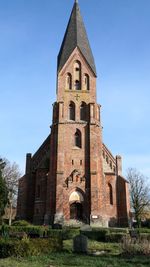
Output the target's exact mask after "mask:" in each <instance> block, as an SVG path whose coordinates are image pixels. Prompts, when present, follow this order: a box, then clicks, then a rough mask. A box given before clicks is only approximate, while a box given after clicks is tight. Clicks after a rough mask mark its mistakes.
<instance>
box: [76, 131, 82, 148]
mask: <svg viewBox="0 0 150 267" xmlns="http://www.w3.org/2000/svg"><path fill="white" fill-rule="evenodd" d="M74 137H75V146H77V147H79V148H81V146H82V142H81V132H80V130H78V129H77V130H76V133H75V136H74Z"/></svg>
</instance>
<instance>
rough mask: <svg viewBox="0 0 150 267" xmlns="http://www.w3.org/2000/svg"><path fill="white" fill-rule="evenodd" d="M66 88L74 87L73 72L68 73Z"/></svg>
mask: <svg viewBox="0 0 150 267" xmlns="http://www.w3.org/2000/svg"><path fill="white" fill-rule="evenodd" d="M66 89H68V90H71V89H72V75H71V73H67V75H66Z"/></svg>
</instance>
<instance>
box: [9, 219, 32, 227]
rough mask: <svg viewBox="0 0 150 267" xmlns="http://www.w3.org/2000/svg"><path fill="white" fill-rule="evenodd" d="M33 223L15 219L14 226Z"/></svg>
mask: <svg viewBox="0 0 150 267" xmlns="http://www.w3.org/2000/svg"><path fill="white" fill-rule="evenodd" d="M30 225H31V224H30V223H29V222H27V221H25V220H20V221H14V222H13V223H12V226H30Z"/></svg>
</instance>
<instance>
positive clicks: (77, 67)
mask: <svg viewBox="0 0 150 267" xmlns="http://www.w3.org/2000/svg"><path fill="white" fill-rule="evenodd" d="M74 89H75V90H81V63H80V61H78V60H77V61H75V63H74Z"/></svg>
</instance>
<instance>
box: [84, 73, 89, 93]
mask: <svg viewBox="0 0 150 267" xmlns="http://www.w3.org/2000/svg"><path fill="white" fill-rule="evenodd" d="M84 83H85V89H86V90H88V91H89V90H90V78H89V75H88V74H85V75H84Z"/></svg>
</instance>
